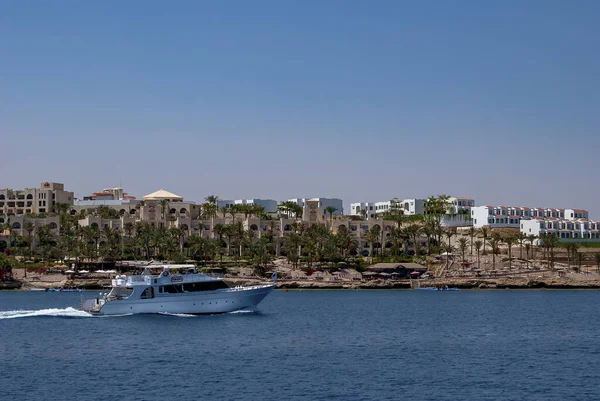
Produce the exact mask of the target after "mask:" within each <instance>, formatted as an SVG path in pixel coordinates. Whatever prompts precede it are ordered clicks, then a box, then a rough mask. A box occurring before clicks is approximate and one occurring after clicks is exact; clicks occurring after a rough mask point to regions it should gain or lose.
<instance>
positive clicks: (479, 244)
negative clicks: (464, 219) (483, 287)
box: [475, 240, 483, 269]
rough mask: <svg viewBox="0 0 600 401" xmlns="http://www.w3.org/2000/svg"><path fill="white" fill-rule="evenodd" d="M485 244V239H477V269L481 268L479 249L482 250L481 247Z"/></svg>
mask: <svg viewBox="0 0 600 401" xmlns="http://www.w3.org/2000/svg"><path fill="white" fill-rule="evenodd" d="M482 246H483V241H481V240H477V241H475V250H476V251H477V269H479V268H480V267H479V251H480V250H481V247H482Z"/></svg>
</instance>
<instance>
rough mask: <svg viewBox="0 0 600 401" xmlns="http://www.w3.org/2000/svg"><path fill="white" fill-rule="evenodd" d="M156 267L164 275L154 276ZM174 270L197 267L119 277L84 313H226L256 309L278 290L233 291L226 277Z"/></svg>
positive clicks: (90, 301)
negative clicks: (175, 271) (264, 299)
mask: <svg viewBox="0 0 600 401" xmlns="http://www.w3.org/2000/svg"><path fill="white" fill-rule="evenodd" d="M153 268H154V269H155V268H161V269H162V272H161V273H160V274H159V275H152V274H151V270H150V269H153ZM170 269H185V270H187V269H194V265H150V266H145V269H144V272H143V273H142V274H141V275H132V276H125V275H120V276H117V277H116V278H114V279H113V280H112V286H111V291H110V292H109V293H107V294H103V295H102V296H101V297H98V298H92V299H86V300H84V301H83V303H82V305H81V310H83V311H86V312H92V313H98V314H103V315H120V314H128V313H173V314H177V313H183V314H214V313H226V312H233V311H237V310H242V309H250V308H253V307H255V306H256V305H258V303H259V302H261V301H262V300H263V298H264V297H266V296H267V295H268V294H269V293H270V292H271V291H272V290H273V288H275V284H265V285H255V286H250V287H234V288H231V287H229V286H228V285H227V284H226V283H225V281H224V280H223V279H222V278H215V277H211V276H207V275H206V274H200V273H196V272H194V273H191V274H171V272H170Z"/></svg>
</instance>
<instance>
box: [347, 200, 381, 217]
mask: <svg viewBox="0 0 600 401" xmlns="http://www.w3.org/2000/svg"><path fill="white" fill-rule="evenodd" d="M363 210H364V211H366V216H367V218H369V217H371V218H372V217H375V203H374V202H355V203H351V204H350V215H351V216H361V217H362V216H363V214H364V213H363Z"/></svg>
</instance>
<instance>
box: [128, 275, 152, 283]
mask: <svg viewBox="0 0 600 401" xmlns="http://www.w3.org/2000/svg"><path fill="white" fill-rule="evenodd" d="M147 278H148V277H147V276H128V277H127V282H128V283H145V282H146V281H148V280H147Z"/></svg>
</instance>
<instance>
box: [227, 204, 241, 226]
mask: <svg viewBox="0 0 600 401" xmlns="http://www.w3.org/2000/svg"><path fill="white" fill-rule="evenodd" d="M239 211H240V205H237V204H236V205H231V207H230V208H229V214H230V215H231V224H235V216H236V215H237V214H238V213H239Z"/></svg>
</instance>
